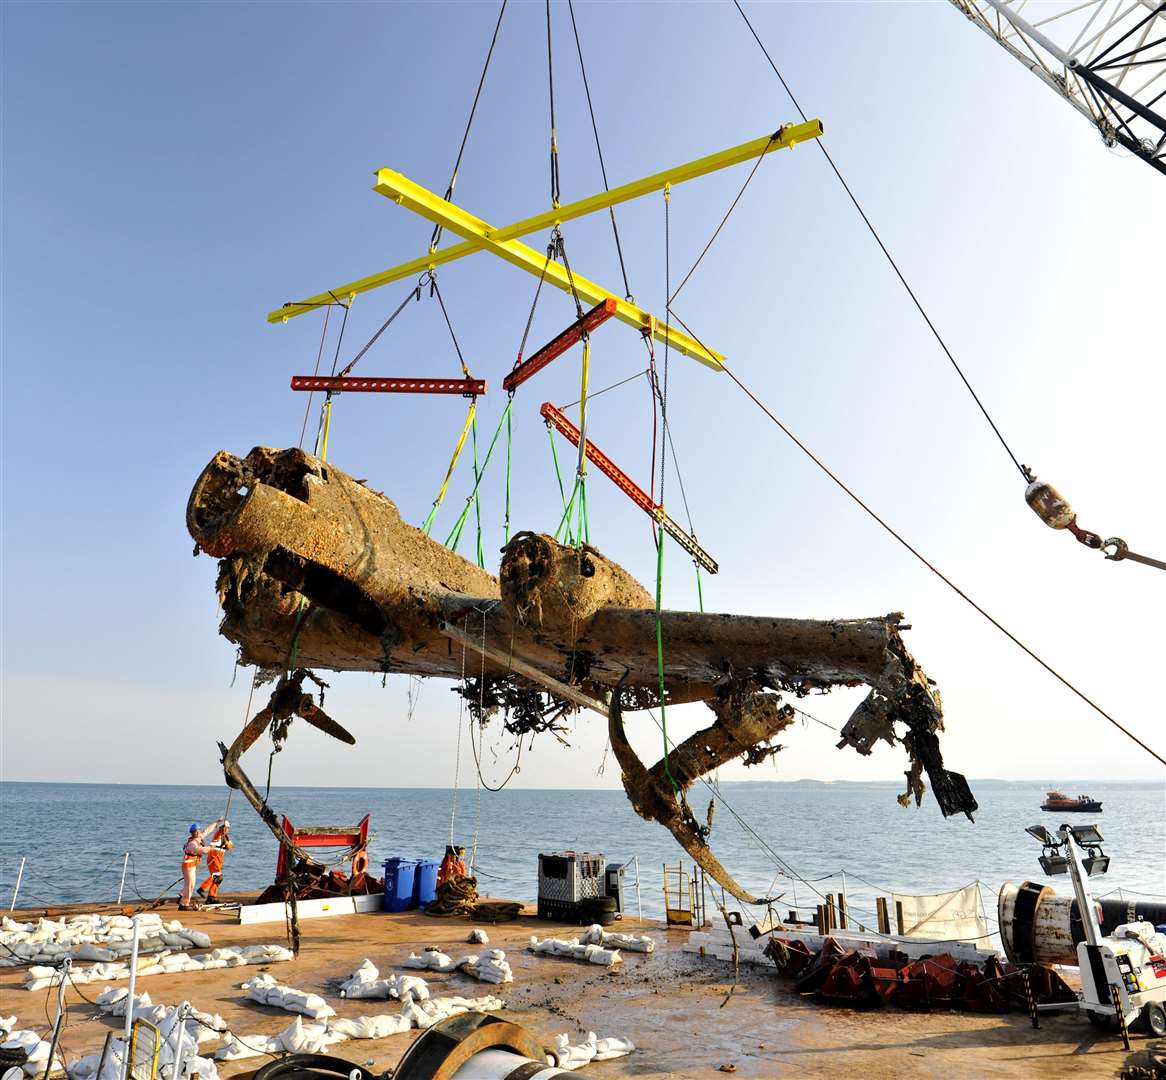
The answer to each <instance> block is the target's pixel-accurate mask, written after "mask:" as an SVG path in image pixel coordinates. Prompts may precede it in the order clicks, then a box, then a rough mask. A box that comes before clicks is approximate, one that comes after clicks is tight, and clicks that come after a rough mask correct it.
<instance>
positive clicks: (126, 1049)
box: [122, 915, 142, 1080]
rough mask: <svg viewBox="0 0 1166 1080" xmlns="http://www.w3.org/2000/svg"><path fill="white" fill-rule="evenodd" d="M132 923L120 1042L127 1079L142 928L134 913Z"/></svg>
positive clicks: (129, 1065) (129, 1066) (130, 1063)
mask: <svg viewBox="0 0 1166 1080" xmlns="http://www.w3.org/2000/svg"><path fill="white" fill-rule="evenodd" d="M131 921H132V922H133V924H134V936H133V938H131V940H130V981H129V986H128V988H127V989H126V1022H125V1033H124V1041H123V1044H122V1053H123V1055H124V1057H125V1073H124V1075H125V1077H126V1080H129V1075H130V1068H131V1066H132V1065H133V1062H132V1061H131V1060H130V1035H131V1034H132V1033H133V1026H134V984H135V982H137V975H138V943H139V941H140V938H141V932H142V928H141V925H140V924H139V923H138V917H137V916H136V915H135V916H134V917H133V919H132V920H131Z"/></svg>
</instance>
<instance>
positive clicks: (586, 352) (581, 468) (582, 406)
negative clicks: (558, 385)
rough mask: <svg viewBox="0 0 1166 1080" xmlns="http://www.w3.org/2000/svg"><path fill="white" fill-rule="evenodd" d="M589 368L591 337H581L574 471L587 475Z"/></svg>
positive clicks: (581, 475)
mask: <svg viewBox="0 0 1166 1080" xmlns="http://www.w3.org/2000/svg"><path fill="white" fill-rule="evenodd" d="M590 370H591V338H590V337H588V336H587V335H584V337H583V364H582V367H581V370H580V374H579V463H578V465H577V467H576V472H577V473H578V474H579V476H580V477H584V476H586V475H587V379H588V375H589V373H590Z"/></svg>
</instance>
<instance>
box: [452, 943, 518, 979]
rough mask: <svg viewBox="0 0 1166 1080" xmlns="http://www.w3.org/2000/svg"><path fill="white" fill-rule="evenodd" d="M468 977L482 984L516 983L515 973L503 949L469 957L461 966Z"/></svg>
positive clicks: (490, 950)
mask: <svg viewBox="0 0 1166 1080" xmlns="http://www.w3.org/2000/svg"><path fill="white" fill-rule="evenodd" d="M459 967H460V968H461V970H462V971H464V972H465V973H466V974H467V975H470V976H472V977H473V978H475V979H478V980H479V981H480V982H488V983H508V982H513V981H514V972H513V971H511V970H510V964H509V963H508V962H507V960H506V954H505V953H504V952H503V951H502V950H501V949H489V950H487V951H486V952H484V953H483V954H482V955H481V956H467V957H466V958H465V959H464V960H463V961H462V962H461V964H460V965H459Z"/></svg>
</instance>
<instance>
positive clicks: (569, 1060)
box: [551, 1031, 598, 1072]
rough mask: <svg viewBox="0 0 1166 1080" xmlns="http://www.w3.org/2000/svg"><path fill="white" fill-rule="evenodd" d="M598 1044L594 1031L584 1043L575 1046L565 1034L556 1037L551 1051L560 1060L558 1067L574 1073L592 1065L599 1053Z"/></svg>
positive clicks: (588, 1034) (589, 1033)
mask: <svg viewBox="0 0 1166 1080" xmlns="http://www.w3.org/2000/svg"><path fill="white" fill-rule="evenodd" d="M597 1043H598V1040H597V1039H596V1037H595V1032H594V1031H589V1032H588V1033H587V1038H586V1039H585V1040H584V1041H583V1042H581V1043H575V1044H574V1045H571V1042H570V1038H569V1036H567V1035H566V1034H565V1033H564V1034H562V1035H556V1036H555V1043H554V1046H553V1047H552V1048H551V1049H552V1050H553V1051H554V1054H555V1057H556V1058H557V1059H558V1062H557V1064H558V1067H559V1068H560V1069H566V1070H567V1071H568V1072H574V1071H575V1070H576V1069H581V1068H583V1066H584V1065H588V1064H590V1062H591V1061H592V1060H593V1059H594V1057H595V1055H596V1053H597V1051H598V1047H597Z"/></svg>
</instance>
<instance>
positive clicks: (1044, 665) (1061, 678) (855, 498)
mask: <svg viewBox="0 0 1166 1080" xmlns="http://www.w3.org/2000/svg"><path fill="white" fill-rule="evenodd" d="M722 370H723V371H724V372H725V374H726V375H728V376H729V378H730V379H732V380H733V382H734V383H736V385H737V386H738V388H740V389H741V390H742V391H743V392H744V393H745V395H746V396H747V397H748V398H749V399H750V400H751V401H752V402H753V404H755V405H756V406H757V407H758V408H759V409H760V410H761V411H762V412H763V413H765V415H766V416H768V417H769V419H770V420H772V421H773V423H774V424H776V425H777V426H778V428H780V429H781V431H782V433H783V434H784V435H785V436H786V437H787V438H788V439H790V441H791V442H793V444H794V445H795V446H796V447H797V448H798V449H799V450H801V452H802V453H803V454H805V455H806V457H808V458H809V459H810V460H811V461H812V462H813V463H814V464H815V465H817V466H818V468H819V469H821V470H822V471H823V472H824V473H825V474H826V475H827V476H828V477H829V478H830V479H831V480H833V481H834V483H835V484H837V486H838V487H839V488H841V489H842V491H844V492H845V493H846V494H847V495H848V496H850V498H851V499H852V500H853V501H854V502H855V503H857V504H858V506H859V507H860V508H861V509H862V510H864V511H865V512H866V513H867V515H868V516H870V517H871V518H872V519H873V520H874V521H875V522H876V523H877V524H878V525H879V526H881V527H882V529H883V530H884V531H886V532H887V533H889V534H890V535H891V536H892V537H893V538H894V539H895V540H897V541H898V542H899V543H900V544H901V545H902V546H903V547H904V548H906V549H907V550H908V551H909V552H910V553H911V554H912V555H914V556H915V558H916V559H918V560H919V562H921V563H922V564H923V565H924V566H926V567H927V569H928V570H930V571H931V572H932V573H933V574H934V575H935V576H936V577H938V578H939V580H940V581H942V582H943V583H944V584H945V585H946V586H947V587H948V588H949V589H951V590H952V592H954V593H955V594H956V595H957V596H958V597H960V599H961V600H964V601H965V602H966V603H967V604H969V605H970V606H971V607H972V608H973V609H975V610H976V611H977V612H979V614H980V615H982V616H983V617H984V618H985V619H987V620H988V622H990V623H991V624H992V625H993V626H994V627H996V629H997V630H999V631H1000V633H1002V634H1003V635H1004V636H1005V637H1006V638H1008V640H1009V641H1011V642H1012V643H1013V644H1014V645H1016V646H1017V647H1018V648H1019V649H1020V650H1021V651H1022V652H1024V653H1026V654H1027V655H1028V656H1029V657H1030V658H1031V659H1033V660H1035V661H1036V662H1037V663H1038V664H1039V665H1040V666H1041V667H1042V668H1044V669H1045V671H1047V672H1048V673H1049V674H1050V675H1052V676H1053V678H1055V679H1056V680H1057V681H1058V682H1059V683H1061V684H1062V685H1063V686H1065V687H1066V688H1068V689H1069V690H1071V691H1072V692H1073V693H1074V694H1076V695H1077V697H1079V698H1080V699H1081V700H1082V701H1083V702H1085V704H1086V705H1088V706H1089V707H1090V708H1091V709H1093V710H1094V711H1095V712H1096V713H1097V714H1098V715H1099V716H1102V717H1104V719H1106V720H1108V721H1109V722H1110V723H1111V724H1112V725H1113V726H1114V727H1115V728H1117V729H1118V731H1120V732H1121V733H1122V734H1123V735H1125V736H1126V738H1128V739H1130V740H1131V741H1133V742H1135V743H1136V744H1137V745H1138V746H1140V747H1141V748H1142V749H1143V750H1145V751H1146V753H1147V754H1149V755H1150V756H1151V757H1153V758H1155V759H1157V760H1158V761H1159V762H1161V764H1163V765H1166V758H1163V757H1162V755H1161V754H1159V753H1158V752H1157V751H1156V750H1153V749H1151V748H1150V747H1149V746H1147V745H1146V744H1145V743H1144V742H1143V741H1142V740H1141V739H1139V738H1138V737H1137V735H1135V734H1134V733H1133V732H1132V731H1130V729H1129V728H1127V727H1126V726H1125V725H1124V724H1122V723H1121V722H1120V721H1119V720H1117V719H1115V718H1114V717H1113V716H1111V715H1110V714H1109V713H1108V712H1106V711H1105V709H1103V708H1102V707H1101V706H1100V705H1098V704H1097V702H1095V701H1094V700H1093V699H1092V698H1090V697H1089V696H1088V695H1086V694H1085V693H1084V692H1083V691H1082V690H1079V689H1078V688H1077V687H1076V686H1075V685H1074V684H1073V683H1071V682H1070V681H1069V680H1068V679H1066V678H1065V676H1064V675H1062V674H1061V673H1060V672H1059V671H1057V669H1056V668H1054V667H1053V666H1052V665H1051V664H1049V663H1047V662H1046V661H1045V660H1043V659H1042V658H1041V657H1040V656H1038V655H1037V654H1036V653H1035V652H1033V650H1032V649H1030V648H1029V647H1028V646H1027V645H1026V644H1025V643H1024V642H1023V641H1021V640H1020V638H1018V637H1017V636H1016V635H1015V634H1013V633H1012V631H1011V630H1008V629H1007V628H1006V627H1005V626H1003V625H1002V624H1001V623H1000V622H998V621H997V620H996V619H995V618H994V617H993V616H992V615H990V614H989V613H988V612H987V611H986V610H985V609H984V608H983V607H981V606H980V605H979V604H978V603H976V601H975V600H973V599H972V598H971V597H970V596H969V595H968V594H967V593H966V592H964V590H963V589H961V588H960V587H959V586H958V585H957V584H956V583H955V582H954V581H952V580H951V578H949V577H948V576H947V575H946V574H944V573H943V571H942V570H940V569H939V568H938V567H937V566H936V565H935V564H934V563H932V562H931V561H930V560H929V559H927V558H926V557H925V556H924V555H923V554H922V553H921V552H920V551H919V550H918V548H916V547H914V546H913V545H912V544H911V543H910V542H908V541H907V540H906V539H905V538H904V537H903V536H902V535H900V534H899V533H898V532H896V531H895V529H894V528H893V527H892V526H891V525H889V524H887V522H886V521H885V520H883V518H881V517H880V516H879V515H878V514H877V513H875V511H874V510H872V509H871V508H870V506H868V505H867V504H866V503H865V502H864V501H863V500H862V499H861V498H860V497H859V496H858V495H857V494H855V492H854V491H852V490H851V489H850V488H849V487H848V486H847V485H846V484H845V482H843V481H842V480H841V479H839V477H838V476H837V475H836V474H835V473H834V472H833V471H831V469H830V468H829V466H827V465H826V464H825V463H824V462H823V461H822V460H821V459H820V458H819V457H817V456H816V455H815V454H814V452H813V451H812V450H810V448H809V447H808V446H806V444H805V443H803V442H802V441H801V439H799V438H798V437H797V436H796V435H795V434H794V433H793V432H792V431H791V430H790V429H789V428H788V427H786V426H785V424H783V423H782V422H781V421H780V420H779V419H778V418H777V417H776V416H775V415H774V414H773V413H772V412H771V411H770V410H769V409H768V408H767V407H766V406H765V405H764V404H763V403H762V402H761V400H760V399H759V398H758V397H757V396H756V395H755V394H754V393H753V391H752V390H750V389H749V388H748V387H747V386H746V385H745V384H744V383H743V382H741V380H740V379H739V378H737V376H736V374H735V373H734V372H733V371H731V370H730V369H729V367H728V366H727V365H722Z"/></svg>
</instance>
